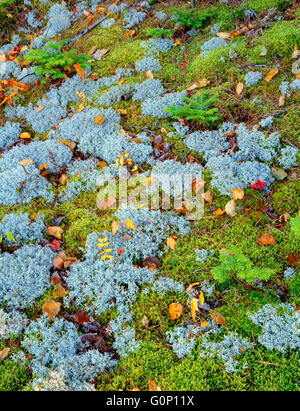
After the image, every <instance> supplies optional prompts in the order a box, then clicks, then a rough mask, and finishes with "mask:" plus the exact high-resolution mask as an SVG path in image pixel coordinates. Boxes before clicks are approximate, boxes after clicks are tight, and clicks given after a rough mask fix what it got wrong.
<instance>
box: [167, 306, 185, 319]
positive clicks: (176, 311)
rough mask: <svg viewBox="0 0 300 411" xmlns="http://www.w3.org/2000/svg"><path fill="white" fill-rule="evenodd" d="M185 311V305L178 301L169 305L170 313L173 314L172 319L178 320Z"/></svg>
mask: <svg viewBox="0 0 300 411" xmlns="http://www.w3.org/2000/svg"><path fill="white" fill-rule="evenodd" d="M182 311H183V307H182V305H181V304H178V303H172V304H170V305H169V313H170V316H171V320H177V319H178V318H179V317H180V316H181V314H182Z"/></svg>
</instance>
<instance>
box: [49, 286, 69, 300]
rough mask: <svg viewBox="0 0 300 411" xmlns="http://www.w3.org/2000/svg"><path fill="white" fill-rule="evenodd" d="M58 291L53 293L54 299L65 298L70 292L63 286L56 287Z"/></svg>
mask: <svg viewBox="0 0 300 411" xmlns="http://www.w3.org/2000/svg"><path fill="white" fill-rule="evenodd" d="M56 287H57V290H54V291H53V294H52V298H63V297H65V296H66V295H67V294H68V291H67V290H66V289H65V288H64V287H63V286H62V285H61V284H57V285H56Z"/></svg>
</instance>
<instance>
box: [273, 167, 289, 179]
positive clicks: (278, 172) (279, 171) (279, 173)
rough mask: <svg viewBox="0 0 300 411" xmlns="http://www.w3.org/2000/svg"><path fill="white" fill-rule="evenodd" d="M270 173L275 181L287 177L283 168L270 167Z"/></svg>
mask: <svg viewBox="0 0 300 411" xmlns="http://www.w3.org/2000/svg"><path fill="white" fill-rule="evenodd" d="M271 173H272V175H273V176H274V177H275V178H276V179H277V180H284V179H285V178H286V177H287V175H288V174H287V173H286V172H285V170H284V169H283V168H278V167H272V168H271Z"/></svg>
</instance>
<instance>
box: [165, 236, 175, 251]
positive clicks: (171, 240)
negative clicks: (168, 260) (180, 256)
mask: <svg viewBox="0 0 300 411" xmlns="http://www.w3.org/2000/svg"><path fill="white" fill-rule="evenodd" d="M167 246H168V247H170V248H171V250H173V251H174V250H175V246H176V241H175V240H174V238H173V237H169V238H168V239H167Z"/></svg>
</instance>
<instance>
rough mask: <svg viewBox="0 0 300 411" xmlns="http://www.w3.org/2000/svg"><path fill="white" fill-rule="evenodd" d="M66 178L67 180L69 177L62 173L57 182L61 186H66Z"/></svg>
mask: <svg viewBox="0 0 300 411" xmlns="http://www.w3.org/2000/svg"><path fill="white" fill-rule="evenodd" d="M68 178H69V177H68V176H67V174H66V173H63V174H62V175H61V176H60V178H59V180H58V182H59V184H60V185H62V186H64V185H66V184H67V181H68Z"/></svg>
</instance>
